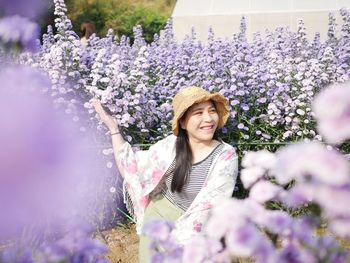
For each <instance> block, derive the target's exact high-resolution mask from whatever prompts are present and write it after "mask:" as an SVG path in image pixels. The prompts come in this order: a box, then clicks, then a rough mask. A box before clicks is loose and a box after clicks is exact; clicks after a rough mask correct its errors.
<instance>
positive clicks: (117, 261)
mask: <svg viewBox="0 0 350 263" xmlns="http://www.w3.org/2000/svg"><path fill="white" fill-rule="evenodd" d="M102 235H103V239H104V242H105V243H107V245H108V247H109V253H108V254H107V256H106V258H107V260H108V261H109V262H111V263H137V262H138V242H139V238H138V236H137V234H136V229H135V224H129V225H126V226H120V227H116V228H114V229H111V230H109V231H104V232H103V233H102Z"/></svg>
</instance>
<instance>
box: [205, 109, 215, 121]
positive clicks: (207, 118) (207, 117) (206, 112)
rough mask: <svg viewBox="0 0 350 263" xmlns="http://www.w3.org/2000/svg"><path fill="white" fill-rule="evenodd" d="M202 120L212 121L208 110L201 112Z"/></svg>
mask: <svg viewBox="0 0 350 263" xmlns="http://www.w3.org/2000/svg"><path fill="white" fill-rule="evenodd" d="M203 120H204V121H207V122H212V121H213V116H212V115H211V114H210V112H209V111H204V112H203Z"/></svg>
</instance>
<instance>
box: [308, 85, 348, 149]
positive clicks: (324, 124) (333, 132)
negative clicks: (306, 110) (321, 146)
mask: <svg viewBox="0 0 350 263" xmlns="http://www.w3.org/2000/svg"><path fill="white" fill-rule="evenodd" d="M313 111H314V112H315V115H316V119H317V122H318V130H319V132H320V133H321V134H322V135H323V136H324V137H325V139H326V140H327V141H328V142H331V143H341V142H343V141H344V140H346V139H349V138H350V83H349V82H348V83H346V84H341V85H339V84H336V85H333V86H332V87H331V88H329V89H326V90H324V91H323V92H321V93H320V94H318V96H316V98H315V100H314V103H313Z"/></svg>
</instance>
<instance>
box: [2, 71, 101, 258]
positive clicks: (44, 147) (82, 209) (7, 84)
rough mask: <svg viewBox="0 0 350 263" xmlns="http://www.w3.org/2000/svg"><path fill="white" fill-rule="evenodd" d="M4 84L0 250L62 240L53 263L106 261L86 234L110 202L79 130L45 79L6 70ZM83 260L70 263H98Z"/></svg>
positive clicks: (53, 253) (32, 72) (94, 161)
mask: <svg viewBox="0 0 350 263" xmlns="http://www.w3.org/2000/svg"><path fill="white" fill-rule="evenodd" d="M0 83H1V86H0V123H1V130H0V145H1V149H0V211H2V212H1V213H0V244H2V242H5V243H8V241H9V240H16V246H21V247H25V248H29V249H31V248H35V249H38V245H40V244H43V245H50V244H52V242H54V241H55V240H56V238H60V240H61V241H59V242H56V243H55V242H54V243H53V244H54V245H53V246H52V247H51V250H50V251H51V252H52V253H51V256H54V257H55V258H56V257H59V253H58V252H57V251H58V250H59V251H61V252H62V251H63V252H62V253H63V254H65V255H66V256H67V253H68V250H69V251H70V252H71V253H73V252H74V253H73V254H72V257H76V256H78V257H79V255H80V254H84V255H85V256H87V257H89V258H90V257H93V256H94V255H96V254H101V253H104V251H105V247H104V246H100V245H96V244H95V242H94V241H92V240H90V239H89V237H88V233H89V231H85V230H84V229H81V226H82V224H83V225H85V224H91V223H94V222H93V219H94V216H96V215H95V214H94V213H96V211H97V210H96V209H98V207H101V206H103V204H102V203H103V202H104V201H103V200H104V199H103V197H102V196H101V193H100V192H99V190H97V189H98V188H97V187H96V185H97V183H98V182H100V181H101V173H100V171H99V167H98V165H99V163H98V162H97V161H96V156H95V154H91V152H90V151H87V150H86V147H84V146H85V144H86V140H85V137H84V136H83V135H82V134H81V132H80V130H79V124H78V123H76V122H74V121H72V120H71V117H70V116H69V115H67V114H66V113H65V112H64V111H62V110H61V109H60V108H57V107H55V104H54V101H55V100H54V99H52V98H51V96H50V94H51V93H50V91H51V83H50V81H49V79H48V78H47V76H46V75H45V74H43V73H42V72H40V71H38V70H35V69H33V68H30V67H25V66H18V65H17V66H10V67H2V68H1V70H0ZM96 199H97V200H96ZM93 205H96V207H95V206H93ZM84 231H85V232H84ZM66 234H68V236H67V235H66ZM32 245H33V246H34V247H32ZM53 248H55V250H52V249H53ZM14 249H16V248H14ZM18 249H19V250H20V251H21V253H23V252H24V251H23V250H21V248H18ZM55 251H56V252H55ZM66 252H67V253H66ZM90 254H91V255H90ZM8 255H9V254H8ZM89 255H90V256H89ZM79 260H81V259H74V260H71V261H69V262H95V261H90V260H83V261H79ZM0 261H1V260H0ZM5 262H6V261H5ZM9 262H11V261H9ZM12 262H13V261H12ZM45 262H47V261H45Z"/></svg>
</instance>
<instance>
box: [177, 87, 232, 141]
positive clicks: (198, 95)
mask: <svg viewBox="0 0 350 263" xmlns="http://www.w3.org/2000/svg"><path fill="white" fill-rule="evenodd" d="M208 100H212V101H213V102H214V104H215V107H216V110H217V112H218V115H219V123H218V128H222V127H223V126H224V125H225V123H226V121H227V119H228V117H229V114H230V109H229V106H228V100H227V99H226V98H225V97H224V96H222V95H221V94H220V93H218V92H216V93H213V94H211V93H209V92H208V91H206V90H204V89H202V88H200V87H194V86H192V87H187V88H184V89H182V90H181V91H179V93H177V94H176V95H175V97H174V99H173V110H174V117H173V122H172V130H173V133H174V135H176V136H177V135H178V134H179V120H180V119H181V117H182V116H183V115H184V113H185V112H186V111H187V109H188V108H189V107H191V106H192V105H193V104H196V103H201V102H204V101H208Z"/></svg>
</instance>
